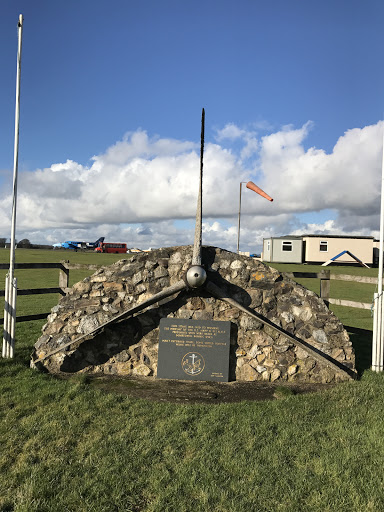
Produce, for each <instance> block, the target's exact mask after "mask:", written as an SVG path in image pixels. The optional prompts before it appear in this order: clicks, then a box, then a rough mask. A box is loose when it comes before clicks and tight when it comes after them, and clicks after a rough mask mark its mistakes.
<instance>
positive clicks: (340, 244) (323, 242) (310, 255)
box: [262, 235, 374, 266]
mask: <svg viewBox="0 0 384 512" xmlns="http://www.w3.org/2000/svg"><path fill="white" fill-rule="evenodd" d="M373 242H374V238H373V237H372V236H344V235H302V236H282V237H277V238H265V239H264V240H263V258H262V259H263V261H265V262H269V263H272V262H275V263H315V264H322V263H325V262H326V261H328V260H330V259H332V258H334V257H335V256H337V255H339V254H340V253H342V252H344V251H349V252H350V253H352V254H353V255H354V256H356V258H358V259H359V260H361V261H362V262H363V263H365V264H366V265H371V266H372V265H373V249H374V245H373ZM335 262H336V263H341V264H349V263H356V260H354V259H353V258H352V257H351V256H349V255H348V254H343V255H342V256H340V257H339V258H337V259H336V260H335Z"/></svg>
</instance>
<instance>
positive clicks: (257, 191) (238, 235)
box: [237, 181, 273, 254]
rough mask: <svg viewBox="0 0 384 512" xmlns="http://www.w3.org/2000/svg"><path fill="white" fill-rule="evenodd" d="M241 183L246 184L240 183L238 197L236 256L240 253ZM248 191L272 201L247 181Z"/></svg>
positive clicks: (262, 191) (251, 182)
mask: <svg viewBox="0 0 384 512" xmlns="http://www.w3.org/2000/svg"><path fill="white" fill-rule="evenodd" d="M243 183H246V182H245V181H241V182H240V196H239V217H238V222H237V254H239V252H240V217H241V186H242V184H243ZM245 186H246V187H247V188H249V190H253V191H254V192H256V194H259V195H260V196H262V197H265V199H268V201H273V199H272V197H271V196H269V195H268V194H267V193H266V192H264V190H262V189H261V188H260V187H258V186H257V185H255V184H254V183H253V181H248V182H247V184H246V185H245Z"/></svg>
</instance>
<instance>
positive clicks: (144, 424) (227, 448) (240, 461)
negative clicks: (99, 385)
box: [0, 250, 384, 512]
mask: <svg viewBox="0 0 384 512" xmlns="http://www.w3.org/2000/svg"><path fill="white" fill-rule="evenodd" d="M16 252H17V255H16V258H17V261H19V262H22V261H24V262H25V261H28V262H32V261H41V260H40V259H39V258H43V259H44V261H59V260H61V259H70V261H71V262H84V263H85V262H88V263H94V262H95V261H98V262H100V264H105V263H107V262H112V261H115V260H116V259H118V255H96V254H89V253H68V252H64V253H63V254H61V251H60V254H59V253H55V252H54V251H51V252H49V253H48V252H45V251H39V252H36V253H35V251H27V250H25V251H21V250H17V251H16ZM6 253H7V251H4V252H2V251H1V250H0V261H1V262H7V254H6ZM43 253H44V254H43ZM32 258H34V259H32ZM47 258H52V259H47ZM78 258H79V259H80V258H84V260H81V259H80V260H79V259H78ZM104 258H106V261H105V260H104ZM85 260H86V261H85ZM295 268H296V270H297V269H298V267H297V266H295ZM336 269H338V271H340V273H347V272H346V268H345V267H344V268H343V269H342V270H341V269H340V267H334V268H331V271H332V272H333V271H335V270H336ZM286 270H288V269H286ZM301 270H303V269H301ZM305 270H308V271H310V269H309V268H308V266H306V269H305ZM348 270H350V271H351V272H356V271H358V272H359V273H360V274H362V275H373V276H375V273H376V271H375V270H368V269H356V268H349V267H348ZM24 272H25V275H24V276H23V277H22V276H20V278H19V279H20V281H19V286H20V287H23V288H26V287H28V288H29V287H32V284H33V283H35V284H34V286H36V287H42V286H56V285H57V283H58V271H54V273H53V274H52V275H51V277H48V276H47V275H46V273H45V272H44V274H42V275H41V278H42V281H41V280H39V279H38V277H37V275H36V274H34V275H33V276H32V272H37V273H40V271H38V270H34V271H24ZM19 273H20V272H19V271H18V275H19ZM71 274H72V272H71ZM72 276H73V279H74V280H76V279H80V278H82V277H84V275H81V273H79V274H76V273H75V272H73V274H72ZM2 277H3V276H0V283H1V279H2ZM48 281H49V282H48ZM20 283H22V284H21V285H20ZM311 283H312V287H315V286H316V282H314V281H311ZM337 283H338V282H332V283H331V296H335V295H334V292H333V287H334V284H335V285H336V284H337ZM349 286H352V285H351V284H350V285H349ZM353 286H355V283H354V284H353ZM358 286H360V285H358ZM364 286H369V285H364ZM349 293H351V294H352V295H354V294H356V293H357V294H358V295H359V297H360V292H356V290H354V291H351V290H349ZM364 293H366V294H367V295H369V293H370V292H369V291H367V292H364ZM42 297H44V296H42ZM28 298H29V299H30V300H31V301H32V302H34V300H35V297H25V299H26V300H28ZM45 298H46V302H44V303H43V304H42V306H43V307H44V308H48V309H49V307H50V306H49V302H50V301H52V299H53V304H55V303H56V302H57V297H56V296H53V297H52V296H45ZM343 298H346V297H345V296H344V297H343ZM19 299H21V297H20V298H19ZM42 300H43V299H42ZM351 300H362V301H364V302H365V301H366V302H369V300H371V299H369V300H365V299H364V300H363V299H353V298H351ZM20 303H21V300H20V301H18V309H19V311H18V312H19V314H24V313H25V311H24V310H22V308H24V307H26V305H23V304H20ZM53 304H52V305H53ZM40 306H41V305H40ZM40 306H39V307H40ZM30 307H31V308H32V306H30ZM33 307H35V306H33ZM339 310H340V311H339ZM337 311H338V312H339V313H340V315H339V316H340V318H341V319H342V320H343V322H344V323H345V325H346V326H347V328H348V330H349V331H350V332H351V330H353V329H354V330H355V334H352V339H353V342H354V344H355V346H356V349H357V352H358V353H359V354H360V355H359V357H360V360H361V354H363V355H364V354H365V355H364V357H365V358H366V359H367V354H368V353H369V350H368V349H369V342H370V339H369V337H368V336H367V332H368V333H369V330H370V325H371V319H370V312H369V311H364V310H354V311H349V308H341V307H339V308H337ZM360 312H361V313H360ZM366 314H368V315H369V317H368V316H365V315H366ZM359 315H360V316H359ZM346 321H347V322H349V323H346ZM43 323H44V321H36V322H28V323H26V322H24V323H19V324H18V325H17V332H16V357H15V359H14V360H12V361H9V360H0V510H1V511H3V512H5V511H20V512H21V511H23V512H24V511H25V512H30V511H31V512H32V511H39V512H43V511H55V512H57V511H68V512H70V511H95V512H103V511H108V512H109V511H132V512H133V511H143V512H144V511H145V512H150V511H153V512H162V511H164V512H171V511H172V512H173V511H174V512H183V511H185V512H192V511H193V512H200V511H204V512H206V511H213V512H243V511H244V512H245V511H247V512H249V511H266V512H267V511H271V512H272V511H273V512H276V511H282V512H291V511H292V512H298V511H303V512H304V511H305V512H307V511H319V512H320V511H321V512H324V511H332V512H333V511H346V512H347V511H348V512H350V511H351V510H353V511H362V512H363V511H380V510H384V485H383V479H384V470H383V467H384V436H383V435H382V432H383V429H384V376H383V375H382V374H374V373H372V372H371V371H370V370H366V369H365V368H368V366H369V362H368V361H365V362H364V363H363V364H361V363H360V364H361V371H362V377H361V379H360V380H359V381H356V382H350V383H346V384H342V385H338V386H337V387H335V388H330V389H329V390H327V391H324V392H319V393H314V394H308V395H300V396H299V395H297V396H287V397H286V398H283V399H281V400H275V401H268V402H243V403H238V404H221V405H192V404H189V405H185V404H168V403H155V402H150V401H145V400H138V399H130V398H128V397H126V396H121V395H117V394H107V393H103V392H101V391H98V390H96V389H94V388H93V387H91V386H90V385H89V384H88V382H87V380H86V379H84V378H73V379H70V380H69V381H62V380H58V379H55V378H53V377H51V376H49V375H46V374H41V373H37V372H35V371H33V370H31V369H29V367H28V364H29V354H30V352H31V349H32V346H33V344H34V342H35V341H36V340H37V338H38V336H39V334H40V330H41V326H42V324H43ZM353 336H355V338H353ZM364 336H366V338H364ZM359 343H360V345H361V346H360V348H359ZM364 369H365V371H363V370H364Z"/></svg>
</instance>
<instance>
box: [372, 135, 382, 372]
mask: <svg viewBox="0 0 384 512" xmlns="http://www.w3.org/2000/svg"><path fill="white" fill-rule="evenodd" d="M383 252H384V132H383V152H382V164H381V205H380V246H379V271H378V279H377V293H375V295H374V308H373V336H372V367H371V368H372V370H373V371H374V372H382V371H383V368H384V367H383V347H384V327H383V318H384V310H383V308H384V301H383V263H384V257H383Z"/></svg>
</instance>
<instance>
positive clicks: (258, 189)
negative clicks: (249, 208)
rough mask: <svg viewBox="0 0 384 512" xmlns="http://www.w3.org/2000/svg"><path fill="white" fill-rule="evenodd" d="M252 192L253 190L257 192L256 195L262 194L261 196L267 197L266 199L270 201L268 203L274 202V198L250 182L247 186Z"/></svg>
mask: <svg viewBox="0 0 384 512" xmlns="http://www.w3.org/2000/svg"><path fill="white" fill-rule="evenodd" d="M245 186H246V187H247V188H249V189H250V190H253V191H254V192H256V194H260V195H261V196H263V197H265V199H268V201H273V199H272V197H270V196H269V195H268V194H267V193H266V192H264V190H261V188H260V187H258V186H257V185H255V184H254V183H253V181H248V183H247V184H246V185H245Z"/></svg>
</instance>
